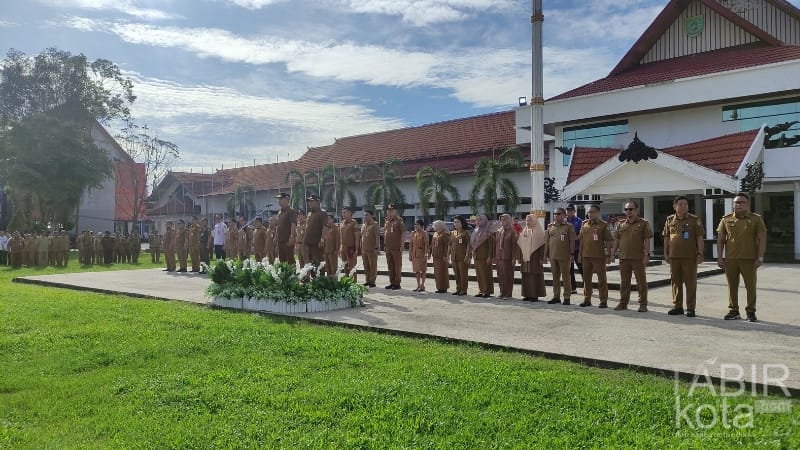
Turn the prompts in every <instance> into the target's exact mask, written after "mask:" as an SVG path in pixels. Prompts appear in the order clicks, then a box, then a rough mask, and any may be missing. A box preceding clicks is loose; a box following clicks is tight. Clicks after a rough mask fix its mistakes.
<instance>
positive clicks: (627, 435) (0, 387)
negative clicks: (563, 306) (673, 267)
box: [0, 255, 800, 449]
mask: <svg viewBox="0 0 800 450" xmlns="http://www.w3.org/2000/svg"><path fill="white" fill-rule="evenodd" d="M144 256H145V255H143V258H141V259H140V261H143V263H141V264H140V266H139V267H149V266H150V264H149V258H145V257H144ZM129 267H130V266H129V265H125V264H120V265H115V266H112V267H110V268H108V267H102V266H100V267H94V268H92V269H91V270H114V269H117V270H118V269H125V268H129ZM67 270H72V271H74V270H78V268H77V266H76V265H75V264H74V263H73V265H72V267H71V268H69V269H67ZM63 271H65V269H51V268H48V269H44V270H41V271H40V270H37V269H23V270H17V271H12V270H10V269H0V288H1V289H0V448H3V447H4V448H15V449H17V448H31V449H42V448H80V449H85V448H156V449H162V448H315V449H316V448H337V449H338V448H346V449H350V448H375V449H384V448H441V449H461V448H476V449H493V448H521V449H528V448H553V449H555V448H568V449H578V448H620V447H630V448H657V449H669V448H702V449H708V448H748V449H749V448H775V449H780V448H784V449H789V448H800V427H798V424H800V404H798V402H797V401H794V403H793V407H792V413H791V414H755V415H754V422H753V427H752V428H748V429H735V428H732V429H726V428H724V426H723V425H721V424H719V425H717V426H716V427H713V428H711V429H710V430H705V431H704V430H699V429H691V428H689V427H688V426H686V425H684V426H683V427H681V428H680V429H678V428H677V427H676V425H675V393H674V390H673V389H674V386H673V384H674V383H673V381H672V380H669V379H664V378H660V377H656V376H650V375H643V374H637V373H635V372H633V371H628V370H603V369H595V368H587V367H583V366H580V365H577V364H573V363H567V362H560V361H551V360H546V359H542V358H536V357H530V356H526V355H522V354H517V353H510V352H498V351H489V350H484V349H481V348H479V347H477V346H469V345H453V344H445V343H440V342H437V341H432V340H424V339H412V338H404V337H396V336H389V335H384V334H376V333H371V332H362V331H356V330H349V329H343V328H331V327H324V326H318V325H313V324H308V323H305V322H302V321H296V320H292V319H288V318H275V317H268V316H260V315H257V314H249V313H237V312H230V311H224V310H215V309H210V308H206V307H202V306H198V305H193V304H184V303H180V302H164V301H157V300H144V299H136V298H130V297H124V296H111V295H101V294H92V293H81V292H76V291H71V290H60V289H55V288H44V287H38V286H31V285H22V284H16V283H13V284H12V283H11V281H10V280H11V279H12V278H13V277H14V276H22V275H30V274H46V273H58V272H63ZM609 345H611V343H610V344H609ZM687 386H688V385H683V387H682V388H681V392H682V395H685V394H686V387H687ZM691 401H693V402H695V403H703V402H708V403H710V404H711V405H714V406H715V407H720V405H721V404H722V401H721V400H720V399H719V398H714V397H712V396H710V395H708V393H707V391H706V393H705V395H700V396H695V397H694V398H692V399H691ZM752 402H753V399H751V398H749V397H748V398H745V399H728V404H729V409H732V406H730V405H731V404H732V403H733V404H734V405H735V404H736V403H742V404H748V403H750V404H752ZM707 412H708V411H707ZM729 414H730V415H732V413H730V412H729ZM708 419H709V417H708V415H706V422H704V423H709V422H708ZM729 420H730V418H729Z"/></svg>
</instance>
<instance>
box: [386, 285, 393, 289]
mask: <svg viewBox="0 0 800 450" xmlns="http://www.w3.org/2000/svg"><path fill="white" fill-rule="evenodd" d="M384 289H394V285H393V284H390V285H388V286H386V287H385V288H384Z"/></svg>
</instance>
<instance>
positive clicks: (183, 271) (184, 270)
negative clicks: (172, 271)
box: [176, 269, 186, 273]
mask: <svg viewBox="0 0 800 450" xmlns="http://www.w3.org/2000/svg"><path fill="white" fill-rule="evenodd" d="M176 272H182V273H186V269H181V270H176Z"/></svg>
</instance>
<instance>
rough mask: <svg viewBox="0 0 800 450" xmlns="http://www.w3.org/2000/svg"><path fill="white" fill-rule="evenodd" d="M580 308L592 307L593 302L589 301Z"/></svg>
mask: <svg viewBox="0 0 800 450" xmlns="http://www.w3.org/2000/svg"><path fill="white" fill-rule="evenodd" d="M578 306H580V307H581V308H586V307H587V306H592V302H591V301H590V300H587V301H585V302H583V303H581V304H580V305H578Z"/></svg>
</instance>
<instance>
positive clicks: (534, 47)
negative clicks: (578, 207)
mask: <svg viewBox="0 0 800 450" xmlns="http://www.w3.org/2000/svg"><path fill="white" fill-rule="evenodd" d="M542 22H544V14H542V0H533V14H532V15H531V35H532V36H531V58H532V61H531V62H532V64H531V66H532V68H533V76H532V77H531V81H532V83H531V84H532V88H533V89H532V91H533V97H532V98H531V165H530V172H531V214H534V215H535V216H536V217H537V218H538V219H539V222H540V223H541V225H542V226H544V219H545V216H546V211H545V209H544V87H543V82H542V78H543V72H544V70H543V63H542V48H543V45H542Z"/></svg>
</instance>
